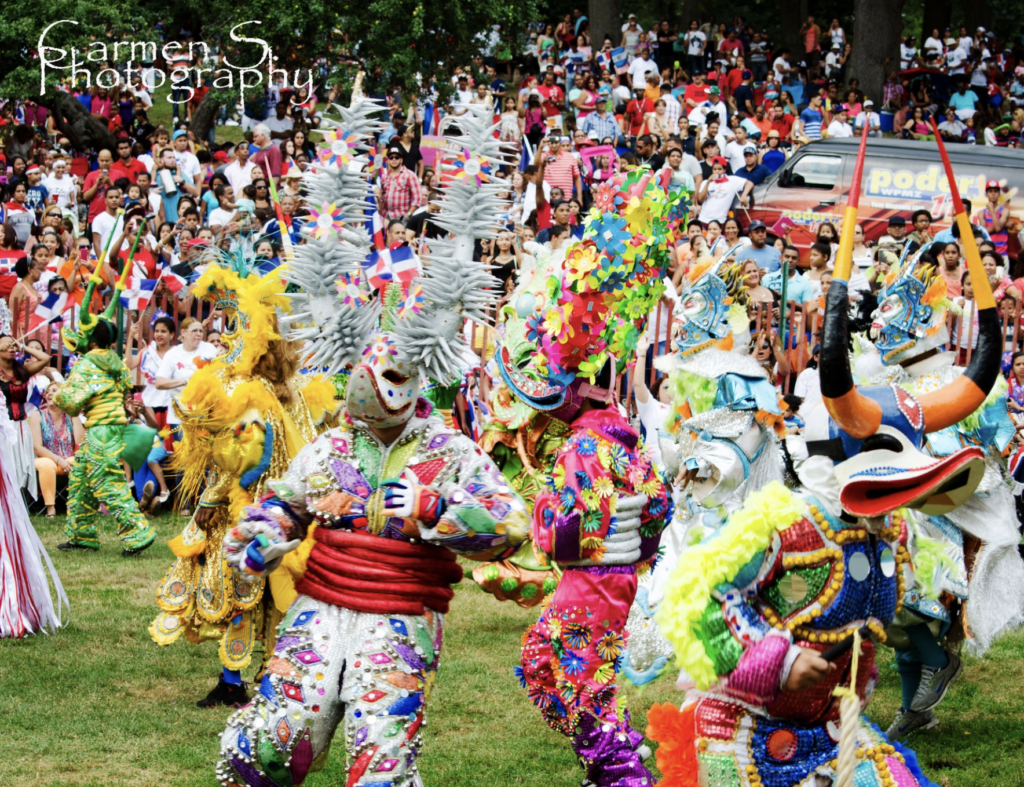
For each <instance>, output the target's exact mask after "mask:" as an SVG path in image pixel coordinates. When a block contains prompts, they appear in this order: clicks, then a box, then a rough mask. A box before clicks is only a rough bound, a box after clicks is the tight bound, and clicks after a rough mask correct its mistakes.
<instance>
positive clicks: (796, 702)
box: [656, 483, 923, 787]
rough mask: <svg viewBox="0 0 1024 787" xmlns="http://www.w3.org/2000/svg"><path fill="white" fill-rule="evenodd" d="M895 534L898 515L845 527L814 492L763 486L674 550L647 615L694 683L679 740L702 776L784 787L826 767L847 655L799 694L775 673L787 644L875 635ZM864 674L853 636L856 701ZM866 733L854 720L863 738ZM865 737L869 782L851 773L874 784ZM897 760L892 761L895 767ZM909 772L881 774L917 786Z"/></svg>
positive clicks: (886, 616)
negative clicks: (883, 523)
mask: <svg viewBox="0 0 1024 787" xmlns="http://www.w3.org/2000/svg"><path fill="white" fill-rule="evenodd" d="M903 536H904V533H903V531H901V529H900V527H899V526H894V527H889V528H886V529H882V530H881V531H880V532H877V533H876V532H869V531H868V530H867V529H865V528H864V527H863V526H857V525H850V524H848V523H846V522H845V521H843V520H840V519H838V518H836V517H833V516H831V515H830V514H828V513H827V511H826V509H825V507H824V506H822V505H821V504H820V503H819V502H818V501H817V500H816V499H815V498H813V497H811V496H805V497H801V496H798V495H795V494H794V493H792V492H790V491H788V490H787V489H785V488H784V487H783V486H782V485H781V484H777V483H772V484H769V485H767V486H766V487H764V488H763V489H762V490H761V491H759V492H755V493H754V494H752V495H750V496H749V498H748V500H747V502H746V504H745V505H744V506H743V507H742V508H741V509H739V510H738V511H737V512H736V513H734V514H733V515H732V516H731V517H730V519H729V522H728V523H727V524H726V525H725V526H724V527H723V528H721V530H719V531H718V532H716V533H714V534H712V535H711V536H710V537H709V538H708V539H706V540H705V541H704V542H703V543H701V544H699V545H697V546H695V547H692V548H691V549H689V550H687V551H685V552H684V553H683V554H682V555H681V557H680V559H679V565H678V567H677V569H676V571H675V573H674V574H673V576H672V582H671V584H670V586H669V589H668V592H667V595H666V598H665V601H664V602H663V603H662V605H661V606H660V607H659V611H658V612H657V613H656V618H657V620H658V624H659V626H660V627H661V630H662V632H663V633H664V634H665V636H666V637H667V638H668V639H669V641H671V642H672V643H673V645H674V646H675V652H676V658H677V661H678V662H679V663H680V665H681V666H682V668H683V669H684V670H685V671H686V673H687V674H688V675H689V677H690V679H691V680H692V681H693V682H694V683H695V684H696V685H697V687H698V688H699V689H701V690H702V691H701V693H700V694H699V700H698V702H697V705H696V708H695V711H694V724H695V731H694V743H693V745H694V746H696V748H697V761H699V767H700V769H701V770H702V771H703V770H705V769H706V770H707V771H708V773H712V774H716V779H717V781H713V782H712V783H721V784H736V785H743V787H747V786H748V785H750V786H751V787H753V786H754V785H758V784H762V785H777V787H790V786H791V785H795V784H799V783H802V781H803V780H804V779H806V778H807V777H808V776H809V775H810V774H812V773H815V772H817V773H819V774H821V775H825V776H829V775H831V774H832V772H833V771H832V768H833V767H834V764H833V760H834V759H835V757H836V754H837V746H838V743H837V742H838V738H839V729H838V720H839V698H838V697H836V696H834V695H833V689H835V688H836V687H837V686H840V685H849V683H850V661H851V654H850V653H846V654H844V655H842V656H840V657H838V658H837V659H836V660H835V664H836V667H837V669H836V670H835V671H834V672H833V673H831V674H829V675H828V676H827V677H826V678H825V679H824V680H822V681H821V682H820V683H818V684H817V685H816V686H814V687H813V688H811V689H808V690H806V691H801V692H790V691H787V690H786V689H784V688H782V687H783V685H784V684H785V680H784V676H785V675H786V672H787V671H788V665H791V663H792V661H791V659H792V657H793V656H794V655H795V653H794V649H795V648H810V649H812V650H816V651H819V652H823V651H825V650H826V649H827V648H828V647H829V646H830V645H832V644H834V643H836V642H838V641H840V640H841V639H844V638H845V637H847V636H851V635H852V633H853V631H855V630H856V629H859V628H861V627H862V626H865V625H866V626H868V627H869V629H870V630H871V632H872V634H874V636H875V638H877V639H878V640H879V641H884V640H885V631H884V628H885V626H886V625H887V624H888V623H889V622H890V621H891V620H892V619H893V616H894V615H895V614H896V613H897V612H898V611H899V609H900V607H901V605H902V598H903V589H904V588H903V585H904V577H903V572H902V570H901V569H900V566H901V564H903V563H905V562H907V561H908V559H909V556H908V553H907V550H906V547H905V545H904V544H903V543H902V542H901V537H903ZM876 678H877V667H876V666H875V646H874V644H873V643H872V642H871V641H866V642H865V643H864V644H863V646H862V650H861V654H860V664H859V667H858V672H857V685H856V690H857V694H858V696H859V697H860V698H861V702H862V703H863V704H864V705H867V703H868V701H869V700H870V696H871V691H872V688H873V686H874V683H875V680H876ZM874 734H875V733H873V732H872V731H870V730H868V729H866V728H863V729H862V730H861V736H862V737H864V739H865V742H866V744H868V742H869V741H870V740H872V736H873V735H874ZM656 740H660V739H658V738H656ZM871 748H877V746H874V747H873V746H871V745H865V747H864V750H863V751H861V750H858V756H859V758H860V759H861V760H863V762H864V765H863V766H861V767H867V768H869V769H871V770H872V773H876V772H877V774H878V779H879V781H875V780H871V781H867V780H865V781H864V784H876V783H887V782H883V781H881V778H882V775H884V770H885V768H887V767H889V765H890V763H889V762H888V759H887V757H888V756H889V755H891V754H892V752H881V753H882V754H884V755H886V756H883V757H882V758H878V757H875V756H873V755H870V756H868V755H865V754H864V752H866V751H868V750H869V749H871ZM895 759H896V760H899V758H898V757H897V758H895ZM901 767H902V765H892V768H893V769H894V771H893V772H894V773H895V772H897V771H898V772H899V773H900V774H903V770H905V768H904V769H903V770H901ZM908 773H909V771H908ZM893 778H895V777H893ZM910 779H911V780H910V781H900V780H898V779H897V780H896V781H895V783H896V784H901V785H902V784H907V785H916V784H918V783H919V782H918V781H917V780H916V777H913V776H910ZM859 783H860V782H858V784H859ZM920 783H923V782H920Z"/></svg>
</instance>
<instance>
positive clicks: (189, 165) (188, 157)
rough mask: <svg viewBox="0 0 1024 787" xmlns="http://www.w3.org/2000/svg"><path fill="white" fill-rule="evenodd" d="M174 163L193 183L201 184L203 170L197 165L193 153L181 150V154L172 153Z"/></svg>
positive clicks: (197, 161)
mask: <svg viewBox="0 0 1024 787" xmlns="http://www.w3.org/2000/svg"><path fill="white" fill-rule="evenodd" d="M174 161H175V163H176V164H177V165H178V166H179V167H181V171H182V172H185V173H188V175H189V177H190V178H192V182H193V183H202V182H203V179H202V173H203V168H202V167H201V166H200V165H199V159H197V158H196V157H195V154H194V153H192V152H191V151H189V150H183V151H182V152H181V153H179V152H178V151H174Z"/></svg>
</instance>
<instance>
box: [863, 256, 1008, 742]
mask: <svg viewBox="0 0 1024 787" xmlns="http://www.w3.org/2000/svg"><path fill="white" fill-rule="evenodd" d="M919 256H920V254H917V255H909V254H904V256H903V259H902V260H901V261H900V265H898V266H896V267H894V268H893V269H892V270H890V272H889V274H888V276H887V277H886V280H885V283H884V286H883V288H882V291H881V293H880V295H879V307H878V309H877V310H876V311H875V313H874V315H873V318H872V320H873V322H872V328H871V334H872V339H873V340H874V342H875V346H876V347H877V353H876V352H874V351H873V350H872V349H866V351H865V352H864V353H863V355H862V356H861V358H860V359H858V360H859V361H860V363H859V365H858V371H862V370H866V369H870V367H871V364H870V361H872V360H875V359H877V360H878V361H880V362H881V364H883V365H884V367H883V368H882V369H880V370H879V369H877V368H876V369H873V370H871V371H868V372H867V374H866V376H868V377H869V378H870V381H871V382H872V383H875V384H877V383H887V384H891V385H898V386H899V387H900V388H902V389H903V390H905V391H907V392H908V393H910V394H912V395H914V396H920V395H921V394H923V393H928V392H931V391H934V390H938V389H940V388H942V387H944V386H946V385H949V384H951V383H953V382H954V381H955V380H956V379H957V378H959V377H960V376H961V375H962V374H963V373H964V370H963V368H961V367H958V366H955V365H954V360H955V357H956V355H955V353H953V352H948V351H947V352H939V349H940V348H941V347H942V346H944V345H948V343H949V331H948V328H947V310H948V308H949V306H950V304H949V302H948V300H947V299H946V280H945V278H944V277H942V276H941V275H939V274H938V273H937V272H936V271H935V270H934V269H933V268H931V267H929V266H923V265H921V264H920V263H919V261H918V257H919ZM1014 432H1015V430H1014V426H1013V422H1012V421H1011V420H1010V417H1009V415H1008V413H1007V411H1006V384H1005V382H1004V381H1003V379H1002V378H999V379H998V381H997V384H996V385H995V386H994V387H993V388H992V390H991V392H990V393H989V396H988V398H987V399H986V400H985V401H984V402H983V403H981V405H980V406H979V407H978V408H977V409H976V410H974V411H972V412H970V413H969V414H968V415H967V417H966V418H965V419H963V420H962V421H960V422H959V423H957V424H954V425H952V426H950V427H948V428H947V429H943V430H941V431H938V432H934V433H932V434H929V435H928V438H927V442H926V448H927V450H928V453H929V454H931V455H932V456H935V457H945V456H949V455H950V454H952V453H954V452H956V451H958V450H960V449H961V448H962V447H964V446H968V445H971V446H978V447H980V448H981V449H982V450H984V451H985V452H986V456H985V477H984V479H983V480H982V483H981V485H980V486H979V487H978V491H977V494H975V495H974V496H973V497H972V498H971V499H970V500H968V501H967V502H966V503H964V505H962V506H960V507H959V508H957V509H956V510H954V511H951V512H949V513H948V514H946V515H945V516H932V517H926V516H923V515H921V514H920V513H919V512H913V511H911V512H909V513H908V514H907V515H906V516H905V517H904V522H905V526H906V527H907V530H908V534H907V535H908V538H907V548H908V550H909V553H910V557H911V561H910V563H908V564H906V565H905V566H904V573H905V574H906V578H905V579H906V587H905V591H904V592H905V595H904V599H903V610H902V612H901V613H900V614H899V615H898V616H897V617H896V619H895V620H893V623H892V625H891V626H890V627H889V632H888V633H889V636H888V639H887V643H888V644H890V645H891V646H892V647H893V648H895V650H896V663H897V667H898V669H899V672H900V682H901V685H902V690H903V707H902V709H901V711H900V713H899V714H898V715H897V718H896V720H895V721H894V722H893V724H892V725H891V726H890V727H889V730H888V734H889V736H890V737H900V738H903V737H906V736H907V735H908V734H909V733H910V732H913V731H914V730H915V729H920V728H927V727H934V726H935V725H936V724H938V720H937V719H936V718H935V714H934V713H933V708H934V707H935V706H937V705H938V704H939V702H940V701H941V700H942V699H943V697H944V696H945V694H946V691H947V690H948V688H949V686H950V684H951V683H952V682H953V681H955V680H956V679H957V678H958V677H959V675H960V673H961V671H962V665H961V661H960V658H959V656H958V655H957V652H956V651H958V650H959V646H960V643H961V642H962V643H963V644H964V646H965V647H966V649H967V651H968V652H969V653H971V655H974V656H981V655H984V653H985V652H986V651H987V650H988V648H989V647H990V646H991V644H992V643H993V642H994V641H995V639H996V638H997V637H998V636H999V635H1000V634H1001V633H1003V632H1005V631H1006V630H1007V629H1008V628H1010V627H1013V626H1018V625H1020V624H1021V622H1022V621H1024V607H1022V602H1021V600H1020V599H1021V598H1024V562H1022V561H1021V558H1020V554H1019V553H1018V551H1017V545H1018V542H1019V541H1020V533H1019V531H1018V529H1017V528H1018V525H1017V518H1016V510H1015V504H1014V500H1013V495H1012V493H1011V490H1010V486H1009V481H1008V478H1007V473H1006V464H1005V461H1004V460H1003V458H1002V453H1003V452H1004V451H1005V450H1006V449H1007V447H1008V446H1009V444H1010V440H1011V439H1012V438H1013V435H1014ZM968 556H969V563H970V568H968ZM943 642H944V643H945V644H944V646H943V645H940V643H943Z"/></svg>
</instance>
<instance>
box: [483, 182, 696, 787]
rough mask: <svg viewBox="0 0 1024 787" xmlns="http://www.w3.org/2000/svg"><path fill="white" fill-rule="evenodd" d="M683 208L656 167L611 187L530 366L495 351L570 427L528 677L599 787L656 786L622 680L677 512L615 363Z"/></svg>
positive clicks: (546, 310) (547, 527)
mask: <svg viewBox="0 0 1024 787" xmlns="http://www.w3.org/2000/svg"><path fill="white" fill-rule="evenodd" d="M675 203H676V198H675V197H669V196H668V195H666V194H665V191H664V189H663V187H662V185H661V184H660V183H659V182H658V181H657V180H655V178H654V177H653V176H652V174H651V173H650V172H649V171H648V170H646V169H644V170H638V171H635V172H632V173H630V174H629V175H620V176H618V177H617V178H615V180H614V181H611V182H609V183H607V184H605V185H604V186H603V187H602V189H601V191H600V193H599V194H598V196H597V200H596V205H597V210H596V211H594V212H593V213H592V214H591V216H590V217H589V218H588V220H587V222H586V229H585V231H584V235H583V240H582V241H580V242H578V243H576V244H574V245H573V246H571V247H569V249H568V251H567V252H566V256H565V263H564V268H563V271H562V272H561V275H560V277H559V278H558V279H554V280H553V282H552V283H551V284H550V285H549V290H548V294H547V295H548V297H547V298H545V299H544V300H541V301H538V303H537V304H536V307H535V311H533V313H531V314H530V316H529V317H528V318H527V330H528V337H529V338H530V340H531V341H532V342H533V343H534V345H535V350H534V352H533V355H532V357H531V358H530V360H529V362H528V363H525V364H518V363H516V362H515V361H514V360H513V353H512V350H511V348H510V347H508V346H505V345H503V346H502V347H501V348H500V350H499V352H498V355H497V360H498V368H499V370H500V372H501V375H502V378H503V379H504V381H505V384H506V385H507V386H508V387H509V388H510V389H511V391H512V392H513V394H514V395H515V396H516V397H517V398H519V399H520V400H521V401H523V402H524V403H526V404H528V405H529V406H530V407H532V408H534V409H536V410H538V411H541V412H543V413H544V414H547V415H550V416H551V417H552V418H553V419H557V420H558V421H560V422H561V423H563V424H566V425H568V426H569V427H570V428H571V430H572V431H571V435H570V437H569V439H568V440H567V441H566V442H565V444H564V445H563V446H562V447H561V449H560V450H559V451H558V453H557V455H556V457H555V461H554V469H553V471H552V473H551V476H550V478H549V479H547V481H546V489H545V490H544V491H543V492H542V493H541V494H540V495H539V496H538V498H537V500H536V501H535V504H534V511H533V523H534V526H533V537H534V541H535V542H536V544H537V547H538V548H539V549H540V550H541V551H542V552H544V553H545V554H546V555H547V556H548V558H549V560H551V561H553V562H556V563H557V564H558V565H559V566H560V567H561V568H562V569H563V574H562V578H561V580H560V581H559V583H558V587H557V588H556V589H555V592H554V594H553V595H552V596H551V597H550V599H549V600H548V601H547V603H546V605H545V607H544V608H543V611H542V612H541V616H540V620H539V621H538V622H537V623H536V624H535V625H534V626H533V627H532V628H531V629H530V631H529V632H528V633H527V635H526V639H525V640H524V644H523V653H522V663H521V669H520V676H521V681H522V683H523V685H524V687H525V688H526V689H527V691H528V692H529V696H530V698H531V699H532V700H533V701H534V703H535V704H536V705H537V706H538V707H539V708H540V709H541V713H542V714H543V716H544V719H545V721H547V723H548V724H549V725H550V726H551V727H552V728H553V729H556V730H558V731H560V732H562V733H563V734H565V735H567V736H570V737H571V738H572V745H573V748H574V750H575V751H576V754H577V756H578V757H579V760H580V764H581V766H582V767H583V769H584V771H585V773H586V778H587V780H588V783H591V784H594V785H600V787H639V785H641V784H645V783H646V784H651V783H653V777H652V776H651V773H650V771H649V770H648V769H647V768H646V767H645V766H644V765H643V762H642V759H643V753H644V749H643V748H642V747H641V742H642V740H643V736H642V735H640V734H639V733H638V732H636V731H635V730H634V729H633V728H632V727H631V726H630V722H629V714H628V712H626V711H625V710H624V709H622V708H620V707H619V705H618V700H617V687H616V674H617V673H618V671H619V669H620V668H621V659H620V657H621V655H622V652H623V650H624V649H625V646H626V640H627V636H628V634H627V632H626V617H627V615H628V613H629V608H630V605H631V604H632V603H633V598H634V596H635V594H636V587H637V576H638V574H639V573H642V572H643V571H646V570H648V569H649V568H650V565H651V563H652V562H653V560H654V558H655V556H656V553H657V549H658V540H659V538H660V535H661V531H662V528H663V527H664V525H665V522H666V521H667V520H668V519H669V518H670V517H671V503H670V501H669V497H668V492H667V490H666V488H665V485H664V483H663V482H662V479H661V475H660V472H659V470H658V469H657V468H656V467H654V466H653V465H652V463H651V461H650V459H649V457H648V455H647V451H646V449H645V448H644V446H643V444H642V442H641V441H640V437H639V435H638V433H637V432H636V430H634V429H633V428H632V427H631V426H629V425H628V424H627V423H626V421H625V419H624V418H623V417H622V415H621V414H620V413H619V411H618V408H617V405H616V404H615V402H614V392H615V371H616V358H624V357H626V356H627V355H628V354H631V353H632V352H633V350H634V349H635V347H636V340H637V337H638V335H639V331H640V330H642V329H643V326H644V321H645V320H646V318H647V315H649V314H650V313H651V311H652V310H653V309H654V308H655V307H656V305H657V304H658V303H659V301H660V300H661V297H662V295H663V293H664V291H665V285H664V282H663V279H664V276H665V271H666V269H667V263H668V255H667V250H666V241H667V238H668V237H669V228H668V221H667V218H666V217H667V215H668V214H669V212H670V211H671V209H672V207H673V206H674V204H675ZM634 239H642V241H641V242H640V243H634ZM524 311H525V310H524Z"/></svg>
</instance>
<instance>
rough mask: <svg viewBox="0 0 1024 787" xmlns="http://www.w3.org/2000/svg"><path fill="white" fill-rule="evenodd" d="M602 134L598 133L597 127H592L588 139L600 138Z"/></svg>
mask: <svg viewBox="0 0 1024 787" xmlns="http://www.w3.org/2000/svg"><path fill="white" fill-rule="evenodd" d="M600 138H601V135H600V134H598V133H597V131H596V130H595V129H590V133H589V134H587V139H600Z"/></svg>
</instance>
